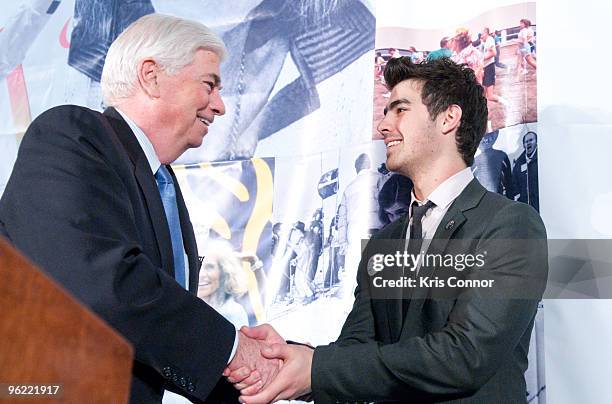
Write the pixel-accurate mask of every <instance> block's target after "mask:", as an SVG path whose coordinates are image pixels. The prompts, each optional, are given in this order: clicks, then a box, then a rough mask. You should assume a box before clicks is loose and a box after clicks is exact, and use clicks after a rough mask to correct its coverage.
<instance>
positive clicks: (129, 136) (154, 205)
mask: <svg viewBox="0 0 612 404" xmlns="http://www.w3.org/2000/svg"><path fill="white" fill-rule="evenodd" d="M104 116H105V117H106V118H107V120H108V123H109V124H110V126H111V127H112V128H113V130H114V133H115V134H116V135H117V138H118V139H119V141H120V142H121V144H122V145H123V147H124V148H125V151H126V152H127V154H128V156H129V157H130V160H131V161H132V164H134V176H135V177H136V181H137V182H138V185H139V187H140V190H141V191H142V195H143V196H144V199H145V203H146V205H147V209H148V210H149V216H150V218H151V223H152V224H153V230H154V232H155V238H156V239H157V247H158V249H159V253H160V257H161V265H162V268H163V269H164V270H166V272H168V273H169V274H170V275H171V276H172V277H174V258H173V255H172V241H171V239H170V231H169V228H168V221H167V220H166V214H165V213H164V205H163V204H162V201H161V197H160V195H159V190H158V188H157V183H156V182H155V177H154V176H153V173H152V172H151V166H150V165H149V162H148V161H147V157H146V156H145V154H144V152H143V151H142V148H141V147H140V144H139V143H138V140H137V139H136V136H135V135H134V133H133V132H132V129H131V128H130V127H129V125H128V124H127V123H126V122H125V121H124V120H123V118H122V117H121V115H119V113H118V112H117V111H116V110H115V109H114V108H108V109H107V110H106V111H104ZM181 200H182V198H181ZM183 205H184V204H183ZM179 210H180V209H179ZM181 224H182V220H181ZM190 272H191V271H190Z"/></svg>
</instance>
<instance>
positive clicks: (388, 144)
mask: <svg viewBox="0 0 612 404" xmlns="http://www.w3.org/2000/svg"><path fill="white" fill-rule="evenodd" d="M400 143H402V141H401V140H393V141H391V142H389V143H387V149H389V148H391V147H393V146H397V145H398V144H400Z"/></svg>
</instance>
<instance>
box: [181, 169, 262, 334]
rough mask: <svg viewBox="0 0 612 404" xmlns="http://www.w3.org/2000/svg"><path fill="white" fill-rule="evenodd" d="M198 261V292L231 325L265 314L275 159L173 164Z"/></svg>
mask: <svg viewBox="0 0 612 404" xmlns="http://www.w3.org/2000/svg"><path fill="white" fill-rule="evenodd" d="M175 172H176V176H177V179H178V181H179V183H180V186H181V189H182V190H183V196H184V198H185V203H186V204H187V206H188V207H189V216H190V218H191V222H192V224H193V229H194V232H195V236H196V242H197V244H198V253H199V255H200V260H201V261H202V266H201V269H200V279H199V284H198V296H199V297H200V298H202V299H203V300H204V301H206V302H207V303H208V304H210V305H211V306H212V307H213V308H215V309H216V310H217V311H218V312H219V313H221V314H222V315H224V316H225V317H226V318H227V319H228V320H230V321H231V322H232V323H234V325H236V326H237V327H240V326H241V325H249V324H250V325H254V324H257V323H258V322H259V321H262V319H263V318H264V315H265V313H264V305H263V302H264V300H265V297H266V295H265V291H266V285H267V280H268V271H269V270H270V267H271V265H272V262H271V256H270V251H271V249H272V244H271V241H272V227H271V226H270V218H271V213H272V195H273V192H274V159H252V160H243V161H236V162H224V163H203V164H198V165H190V166H176V167H175Z"/></svg>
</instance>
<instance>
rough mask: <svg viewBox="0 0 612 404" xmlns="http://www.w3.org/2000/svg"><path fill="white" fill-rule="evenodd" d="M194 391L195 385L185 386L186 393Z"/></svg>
mask: <svg viewBox="0 0 612 404" xmlns="http://www.w3.org/2000/svg"><path fill="white" fill-rule="evenodd" d="M195 389H196V388H195V384H193V383H189V384H188V385H187V391H188V392H190V393H193V392H194V391H195Z"/></svg>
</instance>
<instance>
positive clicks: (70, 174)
mask: <svg viewBox="0 0 612 404" xmlns="http://www.w3.org/2000/svg"><path fill="white" fill-rule="evenodd" d="M62 111H63V110H61V109H55V110H51V111H50V112H47V113H45V114H43V115H42V116H41V117H39V118H38V119H37V120H36V121H35V122H34V123H33V124H32V125H31V127H30V129H28V132H27V134H26V136H25V137H24V140H23V143H22V146H21V148H20V151H19V155H18V158H17V162H16V164H15V167H14V171H13V175H12V177H11V179H10V181H9V183H8V184H7V188H6V191H5V194H4V195H3V197H2V201H1V202H0V219H1V220H2V222H4V225H5V227H6V230H7V232H8V233H9V235H10V237H11V240H12V242H13V243H14V245H15V246H16V247H17V248H18V249H20V250H21V251H22V252H23V253H24V254H25V255H27V256H28V257H30V258H31V259H32V260H33V261H34V262H36V263H37V264H38V265H39V266H40V267H41V268H43V269H44V270H45V271H46V272H48V273H49V274H50V275H51V276H52V277H53V278H55V279H56V280H58V281H59V282H60V283H61V284H62V285H63V286H64V287H65V288H67V289H68V291H70V292H71V293H72V294H73V295H74V296H75V297H77V298H78V299H79V300H80V301H81V302H83V303H84V304H85V305H86V306H88V307H89V308H91V309H92V310H93V311H94V312H95V313H97V314H98V315H99V316H100V317H102V318H103V319H104V320H106V321H107V322H108V323H109V324H110V325H111V326H112V327H114V328H115V329H116V330H117V331H119V332H120V333H121V334H122V335H123V336H124V337H125V338H127V339H128V340H129V341H130V342H131V344H132V345H133V346H134V349H135V356H136V357H135V360H136V361H137V362H138V363H139V366H140V365H144V366H146V367H148V368H152V369H154V370H155V371H156V372H157V373H158V374H159V375H163V376H165V377H166V378H167V379H170V380H172V379H173V378H174V379H176V380H174V382H175V383H176V384H177V385H181V384H184V385H182V386H181V387H182V388H185V389H187V388H190V386H191V387H193V391H190V394H191V395H193V396H195V397H197V398H200V399H204V398H205V397H206V395H207V394H208V393H209V392H210V391H211V390H212V388H213V387H214V385H215V384H216V382H217V381H218V380H219V378H220V376H221V372H222V370H223V368H224V367H225V365H226V364H227V360H228V358H229V355H230V352H231V350H232V346H233V343H234V336H235V330H234V327H233V326H232V325H231V323H229V322H228V321H227V320H225V319H224V318H223V317H222V316H220V315H219V314H218V313H217V312H216V311H214V310H213V309H212V308H211V307H209V306H208V305H207V304H205V303H204V302H202V301H201V300H200V299H198V298H197V297H196V296H194V295H192V294H190V293H189V292H187V291H186V290H184V289H182V288H181V287H180V286H179V285H178V284H177V283H176V282H175V281H174V279H172V277H171V276H169V275H168V274H167V273H166V272H165V271H163V270H162V269H161V268H159V267H157V266H156V265H154V264H153V262H152V261H151V259H150V257H148V256H147V255H146V254H145V253H144V252H143V246H142V244H141V240H140V237H139V235H138V234H139V233H138V229H137V225H136V221H135V215H136V213H135V210H134V207H133V206H132V205H131V203H130V197H129V190H128V187H129V185H130V184H131V183H130V182H129V181H126V178H125V176H129V175H130V174H131V176H132V178H130V180H133V174H132V173H130V172H129V171H128V170H122V168H121V165H120V164H117V163H116V161H115V160H113V159H117V157H116V156H117V153H118V151H117V150H111V149H112V147H114V146H113V145H110V144H109V142H108V141H101V140H99V137H104V136H108V134H107V133H104V131H103V130H104V128H103V127H102V126H101V124H100V122H99V118H97V117H96V116H95V115H93V113H91V112H88V114H85V113H83V114H81V115H84V116H79V117H78V118H79V119H73V118H74V116H71V115H70V116H66V113H62ZM58 128H62V129H58ZM87 133H89V135H87ZM91 133H93V135H91ZM113 153H114V155H113ZM110 155H113V156H112V157H109V156H110ZM126 158H127V157H126ZM132 192H133V191H132ZM139 366H137V368H138V367H139ZM183 380H184V382H185V383H182V381H183ZM190 390H191V388H190Z"/></svg>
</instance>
